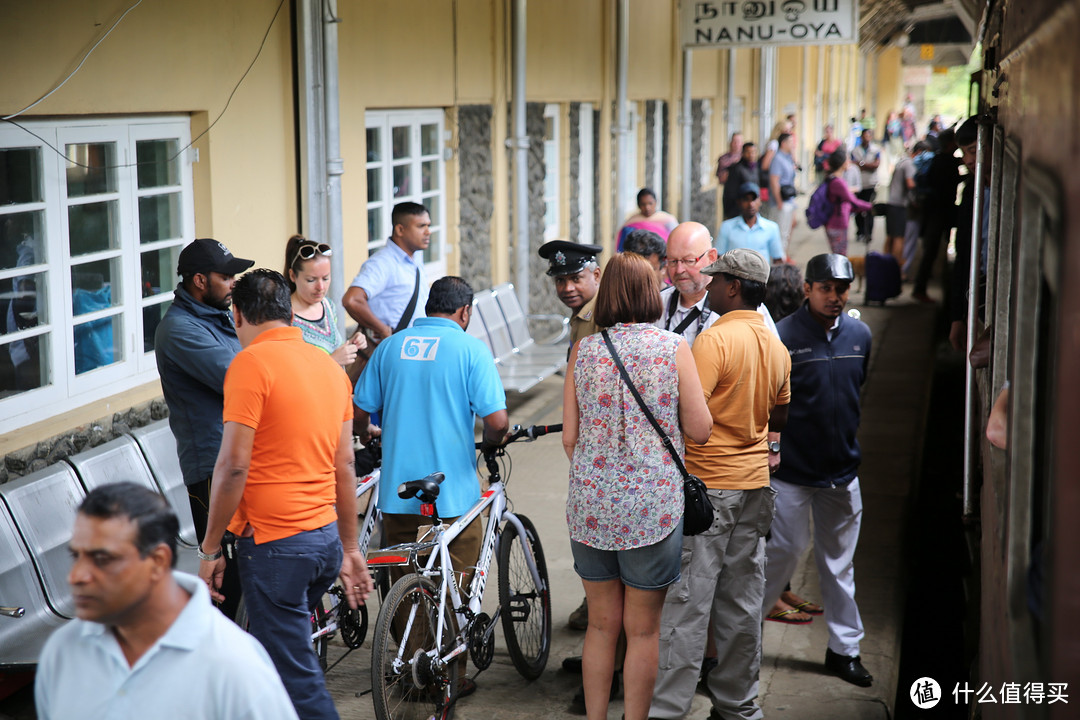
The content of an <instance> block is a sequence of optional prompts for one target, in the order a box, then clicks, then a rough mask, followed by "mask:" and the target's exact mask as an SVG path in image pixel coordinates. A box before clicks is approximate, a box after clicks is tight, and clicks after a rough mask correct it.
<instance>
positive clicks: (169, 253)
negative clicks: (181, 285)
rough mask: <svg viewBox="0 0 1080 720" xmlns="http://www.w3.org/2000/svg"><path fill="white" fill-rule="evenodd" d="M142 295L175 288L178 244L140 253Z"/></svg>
mask: <svg viewBox="0 0 1080 720" xmlns="http://www.w3.org/2000/svg"><path fill="white" fill-rule="evenodd" d="M141 259H142V275H141V277H142V287H141V291H142V296H143V297H151V296H153V295H160V294H162V293H167V292H172V291H173V290H175V289H176V281H177V277H176V262H177V260H179V259H180V246H179V245H175V246H173V247H168V248H162V249H160V250H151V251H150V252H144V253H143V254H142V258H141Z"/></svg>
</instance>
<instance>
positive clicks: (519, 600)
mask: <svg viewBox="0 0 1080 720" xmlns="http://www.w3.org/2000/svg"><path fill="white" fill-rule="evenodd" d="M535 598H536V594H535V593H533V594H531V595H528V594H526V595H514V596H513V597H512V598H510V601H509V602H508V603H507V607H508V609H509V611H510V619H511V620H513V621H514V622H525V621H526V620H528V619H529V615H530V614H531V613H532V605H530V604H529V600H532V599H535Z"/></svg>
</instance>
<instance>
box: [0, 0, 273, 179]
mask: <svg viewBox="0 0 1080 720" xmlns="http://www.w3.org/2000/svg"><path fill="white" fill-rule="evenodd" d="M141 2H142V0H138V2H136V3H135V4H134V5H132V6H131V7H130V8H128V9H127V10H126V11H125V12H124V15H127V14H128V13H129V12H131V11H132V10H133V9H135V7H136V6H138V5H139V4H140V3H141ZM284 5H285V0H280V2H279V3H278V6H277V9H276V10H275V11H274V17H272V18H271V19H270V24H269V25H268V26H267V27H266V32H265V33H263V37H262V41H261V42H260V43H259V49H258V50H257V51H256V53H255V57H254V58H252V60H251V62H250V63H249V64H248V66H247V69H246V70H244V74H243V75H241V76H240V79H239V80H237V81H236V84H235V85H234V86H233V89H232V92H230V93H229V97H228V99H226V100H225V107H223V108H221V112H219V113H218V114H217V117H215V118H214V121H213V122H212V123H210V124H209V125H208V126H207V127H206V129H205V130H203V131H202V132H201V133H199V134H198V135H196V136H195V137H194V138H192V140H191V142H189V143H188V144H187V145H185V146H184V147H182V148H180V149H179V150H177V151H176V153H175V154H174V155H173V156H172V157H170V158H169V159H168V160H167V161H166V162H172V161H173V160H175V159H176V158H178V157H180V155H182V154H183V153H184V151H185V150H187V149H188V148H190V147H191V146H192V145H194V144H195V143H197V142H198V141H199V140H200V139H201V138H202V137H203V135H206V133H208V132H210V130H211V129H213V127H214V126H215V125H217V123H218V121H219V120H221V118H222V116H224V115H225V111H226V110H228V109H229V104H230V103H231V102H232V99H233V96H234V95H236V91H237V90H239V89H240V85H241V84H242V83H243V82H244V80H245V79H246V78H247V76H248V73H250V72H251V69H252V68H253V67H255V63H256V62H258V60H259V57H260V56H261V55H262V51H263V48H265V47H266V40H267V38H269V37H270V31H271V30H272V29H273V28H274V23H276V22H277V19H278V15H280V14H281V8H282V7H284ZM124 15H121V16H120V18H119V19H117V21H116V22H115V23H113V26H112V27H111V28H109V30H108V32H106V33H105V35H104V36H102V38H101V40H98V41H97V43H95V44H94V47H92V48H90V50H89V52H87V53H86V55H85V56H84V57H83V62H86V58H87V57H89V56H90V53H91V52H93V51H94V48H96V47H97V46H98V45H100V44H101V41H102V40H104V39H105V38H106V37H108V36H109V33H111V32H112V31H113V28H115V27H116V26H117V25H118V24H119V23H120V20H123V19H124ZM81 67H82V62H81V63H79V67H77V68H75V70H74V71H73V72H72V73H71V75H68V76H67V77H66V78H64V80H63V82H61V83H60V85H57V86H56V87H55V88H53V89H52V90H50V91H49V92H48V93H46V94H45V95H43V96H42V97H41V98H40V99H38V100H36V101H35V102H34V103H32V104H31V105H28V106H27V107H25V108H23V109H22V110H20V111H19V112H17V113H13V114H11V115H7V116H5V117H2V118H0V120H3V121H5V122H7V123H10V124H12V125H14V126H15V127H17V128H19V129H20V130H22V131H23V132H26V133H28V134H30V135H33V136H34V137H36V138H37V139H38V140H40V141H41V142H42V143H44V144H45V145H46V146H48V147H49V148H50V149H51V150H52V151H53V152H55V153H56V154H57V155H59V156H60V157H62V158H64V159H65V160H67V162H68V163H70V164H71V165H75V166H78V167H83V168H87V169H95V168H97V169H101V168H108V169H113V168H129V167H136V166H138V165H149V164H154V163H153V162H147V163H139V162H133V163H125V164H123V165H94V166H90V165H85V164H83V163H80V162H77V161H75V160H72V159H71V158H69V157H68V156H67V155H66V154H65V153H64V152H62V151H61V150H60V149H59V148H57V147H56V146H55V145H53V144H52V143H50V142H49V141H47V140H45V138H43V137H41V136H40V135H38V134H37V133H35V132H34V131H33V130H30V129H29V128H27V127H26V126H24V125H21V124H19V123H17V122H15V121H14V120H12V119H11V118H13V117H17V116H19V115H21V114H22V113H24V112H26V111H27V110H29V109H30V108H32V107H34V105H37V104H38V103H40V102H41V101H42V100H44V99H45V98H47V97H49V95H52V94H53V93H54V92H56V91H57V90H59V89H60V87H61V86H63V84H64V83H66V82H67V81H68V80H69V79H70V78H71V77H72V75H74V74H75V73H76V72H78V71H79V68H81Z"/></svg>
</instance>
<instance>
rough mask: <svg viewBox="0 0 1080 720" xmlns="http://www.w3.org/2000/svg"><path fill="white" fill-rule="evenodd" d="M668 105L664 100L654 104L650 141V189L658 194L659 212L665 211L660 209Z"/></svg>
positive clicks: (657, 205) (657, 204) (662, 190)
mask: <svg viewBox="0 0 1080 720" xmlns="http://www.w3.org/2000/svg"><path fill="white" fill-rule="evenodd" d="M665 105H666V103H665V102H664V101H663V100H657V101H655V102H654V103H653V131H652V137H651V138H649V141H650V142H651V143H652V148H653V173H652V177H651V178H649V187H650V189H651V190H652V191H653V192H654V193H656V207H657V209H658V210H664V209H665V208H662V207H660V204H661V202H662V199H663V197H664V106H665Z"/></svg>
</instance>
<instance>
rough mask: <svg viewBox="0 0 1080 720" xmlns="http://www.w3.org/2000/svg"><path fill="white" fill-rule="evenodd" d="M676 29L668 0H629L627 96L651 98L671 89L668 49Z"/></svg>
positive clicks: (672, 44)
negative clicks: (664, 0) (666, 0)
mask: <svg viewBox="0 0 1080 720" xmlns="http://www.w3.org/2000/svg"><path fill="white" fill-rule="evenodd" d="M677 32H678V29H677V28H676V27H675V25H674V14H673V13H672V9H671V4H670V3H669V2H656V0H630V43H629V53H628V55H629V60H630V61H629V63H628V65H627V89H626V93H627V95H629V97H630V99H632V100H654V99H656V98H666V97H668V95H669V94H670V93H671V53H672V50H673V49H674V48H677V47H678V41H677V40H678V39H677V37H676V34H677ZM696 60H697V59H696V58H695V62H696Z"/></svg>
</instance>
